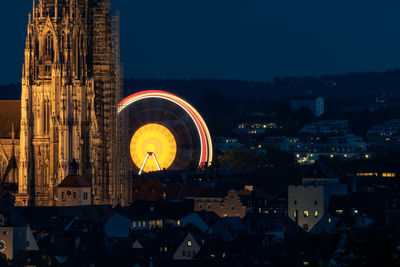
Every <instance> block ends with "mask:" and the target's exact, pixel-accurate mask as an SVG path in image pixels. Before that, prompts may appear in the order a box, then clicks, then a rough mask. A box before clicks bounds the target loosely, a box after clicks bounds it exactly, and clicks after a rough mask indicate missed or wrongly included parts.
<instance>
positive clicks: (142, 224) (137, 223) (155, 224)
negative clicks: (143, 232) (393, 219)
mask: <svg viewBox="0 0 400 267" xmlns="http://www.w3.org/2000/svg"><path fill="white" fill-rule="evenodd" d="M147 225H148V226H149V228H150V229H152V228H155V227H159V228H162V225H163V223H162V220H157V221H149V222H146V221H134V222H133V223H132V228H134V229H136V228H146V227H147Z"/></svg>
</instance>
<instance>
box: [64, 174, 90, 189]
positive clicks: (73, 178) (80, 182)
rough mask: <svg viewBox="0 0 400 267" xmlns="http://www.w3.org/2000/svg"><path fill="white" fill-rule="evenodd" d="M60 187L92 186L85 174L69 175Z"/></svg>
mask: <svg viewBox="0 0 400 267" xmlns="http://www.w3.org/2000/svg"><path fill="white" fill-rule="evenodd" d="M58 187H90V184H89V183H88V182H87V181H86V180H85V178H83V176H78V175H68V176H67V177H65V178H64V180H63V181H62V182H61V183H60V184H59V185H58Z"/></svg>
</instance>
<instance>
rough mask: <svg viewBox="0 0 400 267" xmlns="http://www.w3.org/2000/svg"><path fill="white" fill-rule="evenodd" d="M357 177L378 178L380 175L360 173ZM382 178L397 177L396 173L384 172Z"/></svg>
mask: <svg viewBox="0 0 400 267" xmlns="http://www.w3.org/2000/svg"><path fill="white" fill-rule="evenodd" d="M357 176H378V173H377V172H360V173H357ZM382 177H396V173H392V172H383V173H382Z"/></svg>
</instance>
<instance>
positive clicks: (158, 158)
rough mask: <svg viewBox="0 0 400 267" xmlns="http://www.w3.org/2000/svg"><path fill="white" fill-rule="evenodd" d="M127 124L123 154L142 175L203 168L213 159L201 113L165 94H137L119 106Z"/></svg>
mask: <svg viewBox="0 0 400 267" xmlns="http://www.w3.org/2000/svg"><path fill="white" fill-rule="evenodd" d="M118 115H119V117H120V118H122V120H123V121H124V127H123V129H122V133H123V134H122V135H123V138H122V142H123V151H122V153H128V152H129V157H130V159H131V160H130V162H131V163H130V164H131V167H132V168H131V169H132V170H133V171H135V172H137V173H138V174H139V175H140V174H142V173H143V172H152V171H159V170H185V169H187V168H189V167H193V166H194V165H195V166H198V167H199V168H201V169H204V168H205V167H206V166H209V165H210V164H211V162H212V158H213V147H212V141H211V135H210V132H209V130H208V128H207V125H206V123H205V122H204V120H203V118H202V117H201V115H200V114H199V112H198V111H197V110H196V109H195V108H194V107H193V106H192V105H191V104H189V103H188V102H187V101H185V100H184V99H182V98H180V97H178V96H176V95H174V94H172V93H169V92H165V91H160V90H147V91H141V92H138V93H134V94H132V95H130V96H128V97H126V98H125V99H123V100H122V101H121V102H120V103H119V105H118Z"/></svg>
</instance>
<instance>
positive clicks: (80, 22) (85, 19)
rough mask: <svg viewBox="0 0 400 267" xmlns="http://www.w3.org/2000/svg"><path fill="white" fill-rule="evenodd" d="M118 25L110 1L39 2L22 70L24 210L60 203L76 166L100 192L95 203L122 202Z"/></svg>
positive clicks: (94, 195)
mask: <svg viewBox="0 0 400 267" xmlns="http://www.w3.org/2000/svg"><path fill="white" fill-rule="evenodd" d="M117 21H118V19H117V18H113V17H111V12H110V2H109V0H38V1H37V0H34V1H33V12H32V15H29V23H28V29H27V36H26V48H25V64H24V66H23V70H22V96H21V137H20V138H21V139H20V153H21V155H20V163H19V181H18V187H19V188H18V190H19V192H18V195H17V204H19V205H28V204H30V205H40V206H49V205H55V203H56V196H57V192H56V190H57V186H58V185H59V184H60V183H61V181H62V180H63V178H65V177H66V176H68V174H69V173H68V170H69V165H70V163H71V162H72V161H73V160H76V161H77V162H78V163H79V166H80V167H79V172H80V174H81V175H83V176H84V177H86V178H87V180H88V181H89V182H90V184H91V186H92V188H91V190H92V198H93V199H92V200H93V203H94V204H116V203H118V202H121V201H122V200H121V198H122V193H121V192H120V190H121V188H122V183H121V174H120V170H121V166H120V164H121V163H120V162H118V157H117V155H118V154H119V151H118V150H119V147H118V138H119V133H118V130H117V129H119V127H118V121H117V103H118V101H119V100H120V88H121V78H120V69H121V68H120V62H119V40H118V39H119V37H118V29H117V28H118V26H117V24H118V23H115V22H117ZM115 26H117V27H115Z"/></svg>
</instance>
